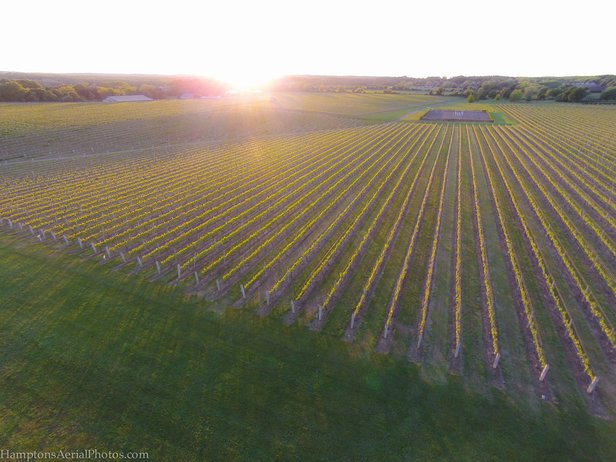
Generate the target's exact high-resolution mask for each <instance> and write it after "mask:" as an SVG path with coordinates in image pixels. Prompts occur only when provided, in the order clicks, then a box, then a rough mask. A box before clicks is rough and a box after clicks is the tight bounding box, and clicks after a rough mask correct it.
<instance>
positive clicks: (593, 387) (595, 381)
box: [586, 376, 599, 394]
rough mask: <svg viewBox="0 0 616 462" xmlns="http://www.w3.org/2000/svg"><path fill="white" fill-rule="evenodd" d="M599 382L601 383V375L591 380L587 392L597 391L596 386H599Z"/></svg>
mask: <svg viewBox="0 0 616 462" xmlns="http://www.w3.org/2000/svg"><path fill="white" fill-rule="evenodd" d="M597 383H599V377H596V376H595V378H594V379H592V382H590V385H588V388H587V389H586V393H588V394H591V393H592V392H593V391H595V388H596V387H597Z"/></svg>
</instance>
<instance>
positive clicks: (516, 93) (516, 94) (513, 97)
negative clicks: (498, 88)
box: [509, 90, 522, 102]
mask: <svg viewBox="0 0 616 462" xmlns="http://www.w3.org/2000/svg"><path fill="white" fill-rule="evenodd" d="M521 99H522V90H513V91H512V92H511V94H510V95H509V101H511V102H516V101H520V100H521Z"/></svg>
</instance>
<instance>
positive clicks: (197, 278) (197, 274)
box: [195, 271, 199, 285]
mask: <svg viewBox="0 0 616 462" xmlns="http://www.w3.org/2000/svg"><path fill="white" fill-rule="evenodd" d="M195 284H196V285H199V273H198V272H197V271H195Z"/></svg>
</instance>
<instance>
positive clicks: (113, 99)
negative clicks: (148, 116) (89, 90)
mask: <svg viewBox="0 0 616 462" xmlns="http://www.w3.org/2000/svg"><path fill="white" fill-rule="evenodd" d="M134 101H153V100H152V98H148V97H147V96H145V95H124V96H108V97H107V98H105V99H104V100H103V103H131V102H134Z"/></svg>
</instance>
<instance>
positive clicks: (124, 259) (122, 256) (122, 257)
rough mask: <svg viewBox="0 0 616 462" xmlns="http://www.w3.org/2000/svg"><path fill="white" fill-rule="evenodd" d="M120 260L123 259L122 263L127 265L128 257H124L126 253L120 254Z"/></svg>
mask: <svg viewBox="0 0 616 462" xmlns="http://www.w3.org/2000/svg"><path fill="white" fill-rule="evenodd" d="M120 258H121V259H122V262H124V263H126V257H125V256H124V252H120Z"/></svg>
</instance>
